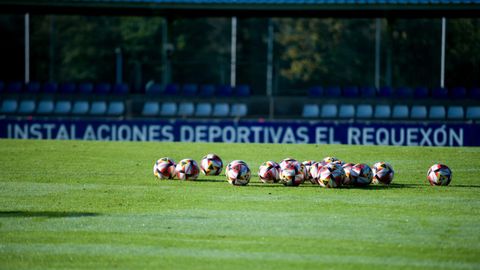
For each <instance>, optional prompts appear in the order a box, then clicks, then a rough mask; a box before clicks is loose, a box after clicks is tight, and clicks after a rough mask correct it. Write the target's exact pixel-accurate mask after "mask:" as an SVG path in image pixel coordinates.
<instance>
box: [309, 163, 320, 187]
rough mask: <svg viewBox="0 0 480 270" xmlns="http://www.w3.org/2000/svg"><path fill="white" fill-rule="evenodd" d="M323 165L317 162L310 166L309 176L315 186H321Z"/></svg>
mask: <svg viewBox="0 0 480 270" xmlns="http://www.w3.org/2000/svg"><path fill="white" fill-rule="evenodd" d="M322 167H323V163H322V162H315V163H313V164H312V165H311V166H310V170H309V175H310V177H311V178H310V182H311V183H312V184H314V185H321V184H320V182H319V181H320V171H321V170H322Z"/></svg>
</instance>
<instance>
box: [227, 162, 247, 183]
mask: <svg viewBox="0 0 480 270" xmlns="http://www.w3.org/2000/svg"><path fill="white" fill-rule="evenodd" d="M225 175H226V176H227V181H228V183H230V184H232V185H235V186H245V185H247V184H248V183H249V182H250V177H251V172H250V168H248V165H247V163H245V161H243V160H234V161H232V162H230V163H229V164H228V165H227V167H226V169H225Z"/></svg>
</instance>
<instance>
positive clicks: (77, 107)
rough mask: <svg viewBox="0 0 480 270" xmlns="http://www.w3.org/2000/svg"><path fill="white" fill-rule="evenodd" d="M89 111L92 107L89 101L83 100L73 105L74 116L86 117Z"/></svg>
mask: <svg viewBox="0 0 480 270" xmlns="http://www.w3.org/2000/svg"><path fill="white" fill-rule="evenodd" d="M89 109H90V106H89V104H88V101H83V100H79V101H75V103H73V108H72V114H75V115H86V114H87V113H88V110H89Z"/></svg>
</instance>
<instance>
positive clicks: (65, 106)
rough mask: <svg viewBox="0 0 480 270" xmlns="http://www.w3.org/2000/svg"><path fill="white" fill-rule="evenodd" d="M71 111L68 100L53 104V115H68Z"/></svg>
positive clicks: (70, 103)
mask: <svg viewBox="0 0 480 270" xmlns="http://www.w3.org/2000/svg"><path fill="white" fill-rule="evenodd" d="M71 111H72V102H70V101H68V100H59V101H57V102H56V103H55V108H54V109H53V113H54V114H69V113H70V112H71Z"/></svg>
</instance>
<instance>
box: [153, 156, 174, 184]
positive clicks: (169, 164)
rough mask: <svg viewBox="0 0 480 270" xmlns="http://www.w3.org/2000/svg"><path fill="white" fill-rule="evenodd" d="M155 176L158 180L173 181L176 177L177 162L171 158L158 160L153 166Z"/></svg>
mask: <svg viewBox="0 0 480 270" xmlns="http://www.w3.org/2000/svg"><path fill="white" fill-rule="evenodd" d="M153 175H154V176H155V177H157V178H158V179H173V178H174V177H175V161H174V160H173V159H171V158H169V157H163V158H160V159H158V160H157V161H156V162H155V164H154V165H153Z"/></svg>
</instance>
